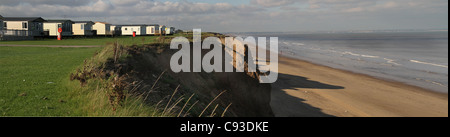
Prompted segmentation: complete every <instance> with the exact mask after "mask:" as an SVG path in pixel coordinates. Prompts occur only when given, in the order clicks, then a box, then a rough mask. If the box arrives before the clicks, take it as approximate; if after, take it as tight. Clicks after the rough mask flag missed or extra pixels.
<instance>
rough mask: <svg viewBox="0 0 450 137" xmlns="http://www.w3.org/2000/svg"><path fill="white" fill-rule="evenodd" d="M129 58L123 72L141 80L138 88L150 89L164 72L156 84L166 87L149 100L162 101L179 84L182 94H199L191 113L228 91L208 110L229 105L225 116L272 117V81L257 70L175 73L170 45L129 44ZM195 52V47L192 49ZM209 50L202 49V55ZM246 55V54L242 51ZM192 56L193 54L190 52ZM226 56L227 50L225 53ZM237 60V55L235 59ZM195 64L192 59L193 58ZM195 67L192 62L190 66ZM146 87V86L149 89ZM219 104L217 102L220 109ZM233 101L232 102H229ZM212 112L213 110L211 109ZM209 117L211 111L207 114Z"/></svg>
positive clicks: (172, 51)
mask: <svg viewBox="0 0 450 137" xmlns="http://www.w3.org/2000/svg"><path fill="white" fill-rule="evenodd" d="M127 52H128V54H129V57H128V58H127V59H126V60H125V61H123V62H124V63H122V65H123V66H127V67H122V68H126V69H125V70H121V72H122V74H121V75H128V76H129V77H130V80H129V81H130V82H131V81H134V82H135V83H136V82H139V81H141V83H143V84H140V85H139V87H131V88H134V89H138V90H137V91H145V90H149V89H148V87H150V85H152V84H154V82H155V79H156V77H157V75H159V74H160V73H162V72H165V74H164V76H163V78H162V80H160V81H159V82H158V83H157V86H161V87H162V89H164V90H165V91H164V90H161V89H159V90H155V92H152V93H151V94H150V96H151V97H150V98H152V99H150V101H153V102H156V101H159V100H160V99H161V98H163V97H164V96H166V95H169V94H171V92H173V90H171V89H174V88H176V87H177V85H180V87H181V89H180V90H179V91H178V93H179V94H180V95H184V96H185V97H186V96H189V95H191V94H192V93H195V94H196V99H198V100H199V104H200V106H203V107H199V108H198V109H197V110H193V112H192V116H195V115H196V113H201V112H200V111H201V110H202V109H203V108H204V107H205V106H206V105H207V104H209V103H210V102H211V100H212V99H213V98H215V97H216V96H217V95H219V94H220V93H221V92H223V91H225V92H224V93H223V94H222V95H221V96H220V97H218V98H217V100H216V101H214V102H213V103H212V104H211V106H210V108H208V110H213V109H214V111H215V112H216V113H217V115H214V114H213V115H214V116H220V114H221V112H222V111H224V110H225V109H226V107H227V106H230V107H229V108H228V110H227V112H226V113H225V116H232V117H271V116H273V113H272V110H271V107H270V94H271V85H270V84H260V83H259V80H258V73H249V72H240V73H239V72H212V73H205V72H199V73H194V72H186V73H185V72H181V73H174V72H173V71H171V69H170V59H171V57H172V55H173V54H174V53H175V52H177V50H171V49H169V45H161V44H152V45H144V46H142V47H137V46H133V47H129V48H128V50H127ZM191 52H192V50H191ZM208 52H209V50H202V57H203V55H205V54H206V53H208ZM241 54H245V53H241ZM191 55H192V54H191ZM223 55H225V52H224V54H223ZM235 59H236V58H235ZM191 63H192V58H191ZM191 67H192V65H191ZM146 87H147V88H146ZM216 104H218V106H217V108H215V107H216ZM230 104H231V105H230ZM209 113H211V112H209ZM207 115H208V116H209V115H210V114H207Z"/></svg>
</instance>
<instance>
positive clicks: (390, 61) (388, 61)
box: [384, 58, 402, 66]
mask: <svg viewBox="0 0 450 137" xmlns="http://www.w3.org/2000/svg"><path fill="white" fill-rule="evenodd" d="M384 60H386V61H387V63H390V64H394V65H397V66H401V65H402V64H398V63H395V62H394V61H395V60H393V59H388V58H384Z"/></svg>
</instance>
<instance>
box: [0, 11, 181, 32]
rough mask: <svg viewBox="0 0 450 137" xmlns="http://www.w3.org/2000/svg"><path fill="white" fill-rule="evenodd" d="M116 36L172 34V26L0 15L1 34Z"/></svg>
mask: <svg viewBox="0 0 450 137" xmlns="http://www.w3.org/2000/svg"><path fill="white" fill-rule="evenodd" d="M59 28H61V29H62V33H61V35H62V36H63V37H67V36H95V35H105V36H117V35H133V32H135V33H136V35H160V34H164V35H166V34H174V29H175V28H173V27H167V28H166V27H165V26H164V25H157V24H149V25H146V24H140V25H112V24H109V23H106V22H92V21H71V20H45V19H43V18H41V17H2V16H1V15H0V30H1V33H0V34H2V35H8V33H14V34H17V32H24V33H26V35H27V36H57V35H58V29H59Z"/></svg>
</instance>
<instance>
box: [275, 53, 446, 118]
mask: <svg viewBox="0 0 450 137" xmlns="http://www.w3.org/2000/svg"><path fill="white" fill-rule="evenodd" d="M279 63H280V66H279V71H280V73H279V78H278V81H277V82H276V83H274V84H273V87H272V97H271V98H272V101H271V106H272V110H273V111H274V113H275V116H277V117H292V116H295V117H301V116H306V117H329V116H339V117H372V116H375V117H416V116H419V117H420V116H425V117H428V116H444V117H448V94H440V93H435V92H431V91H427V90H425V89H421V88H418V87H414V86H409V85H406V84H403V83H398V82H390V81H385V80H380V79H376V78H373V77H370V76H366V75H361V74H355V73H351V72H348V71H343V70H338V69H333V68H329V67H325V66H320V65H315V64H312V63H309V62H305V61H300V60H295V59H290V58H284V57H280V62H279Z"/></svg>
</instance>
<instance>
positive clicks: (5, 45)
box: [0, 44, 102, 48]
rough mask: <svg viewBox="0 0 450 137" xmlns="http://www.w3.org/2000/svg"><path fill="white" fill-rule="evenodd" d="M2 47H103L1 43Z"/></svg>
mask: <svg viewBox="0 0 450 137" xmlns="http://www.w3.org/2000/svg"><path fill="white" fill-rule="evenodd" d="M0 47H55V48H96V47H102V46H99V45H83V46H82V45H70V46H65V45H8V44H0Z"/></svg>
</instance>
